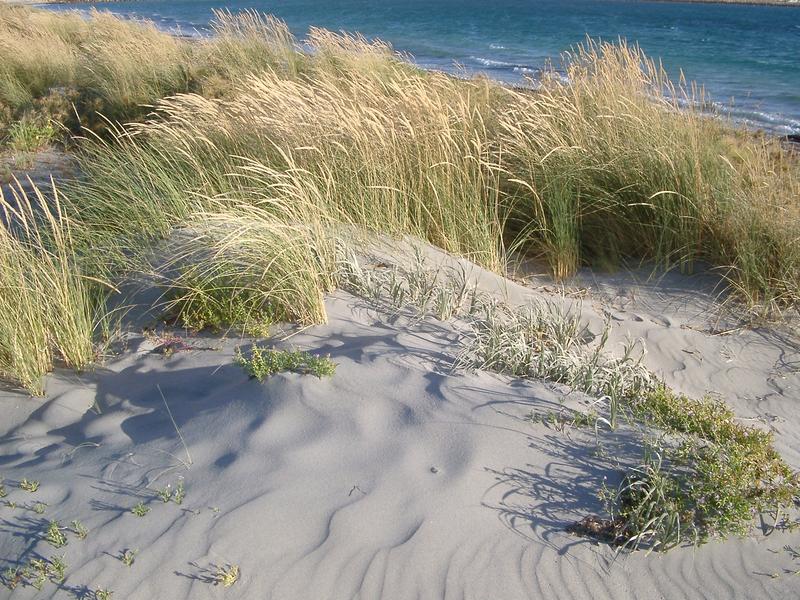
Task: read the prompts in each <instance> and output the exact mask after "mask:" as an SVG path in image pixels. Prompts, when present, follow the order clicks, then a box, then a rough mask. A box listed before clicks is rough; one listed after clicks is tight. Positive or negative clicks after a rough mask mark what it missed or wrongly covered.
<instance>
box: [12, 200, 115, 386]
mask: <svg viewBox="0 0 800 600" xmlns="http://www.w3.org/2000/svg"><path fill="white" fill-rule="evenodd" d="M12 196H13V197H11V198H7V197H5V196H4V195H3V193H2V190H0V374H2V375H3V376H4V377H6V378H9V379H11V380H13V381H14V382H16V383H18V384H19V385H21V386H22V387H24V388H26V389H27V390H28V391H30V392H31V393H33V394H41V393H42V392H43V387H42V386H43V383H42V376H43V375H44V374H45V373H47V372H49V371H50V370H51V369H52V367H53V365H54V363H55V362H56V361H59V362H60V363H62V364H63V365H64V366H67V367H72V368H77V369H81V368H84V367H86V366H87V365H89V364H90V363H91V362H92V361H93V360H94V356H95V350H94V334H95V332H96V329H97V328H98V326H99V325H100V324H101V322H102V320H103V319H104V314H103V310H102V308H101V306H102V295H103V289H104V287H105V286H104V284H102V283H101V282H99V281H96V280H92V279H89V278H87V277H85V276H83V275H82V274H81V272H80V269H79V267H78V262H79V261H78V257H77V256H76V254H75V248H74V244H73V239H72V234H73V231H72V223H71V221H70V219H69V218H68V217H67V216H66V215H65V214H64V212H63V211H62V206H61V203H60V202H59V198H58V194H57V192H55V191H54V197H53V199H49V198H47V197H45V195H44V194H43V193H42V192H41V191H40V190H39V189H37V188H34V189H33V192H32V193H30V194H29V193H26V192H25V191H23V188H22V187H21V186H18V187H16V188H12Z"/></svg>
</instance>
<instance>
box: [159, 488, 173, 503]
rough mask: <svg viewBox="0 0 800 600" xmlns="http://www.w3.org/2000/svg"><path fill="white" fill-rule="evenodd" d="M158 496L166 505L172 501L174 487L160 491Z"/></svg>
mask: <svg viewBox="0 0 800 600" xmlns="http://www.w3.org/2000/svg"><path fill="white" fill-rule="evenodd" d="M156 495H158V497H159V498H160V499H161V501H162V502H163V503H164V504H166V503H167V502H169V501H170V500H172V486H171V485H167V487H165V488H163V489H160V490H158V491H157V492H156Z"/></svg>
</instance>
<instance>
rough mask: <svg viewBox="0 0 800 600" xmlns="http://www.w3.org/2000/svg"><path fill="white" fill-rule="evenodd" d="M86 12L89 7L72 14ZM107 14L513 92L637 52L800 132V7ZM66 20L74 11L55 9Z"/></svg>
mask: <svg viewBox="0 0 800 600" xmlns="http://www.w3.org/2000/svg"><path fill="white" fill-rule="evenodd" d="M72 6H73V7H77V8H79V9H86V8H88V7H90V6H92V5H91V4H79V5H77V6H76V5H72ZM97 7H98V8H100V9H105V10H111V11H113V12H115V13H118V14H122V15H126V16H131V17H138V18H146V19H150V20H153V21H154V22H155V23H156V24H157V25H158V26H160V27H162V28H164V29H167V30H170V31H174V32H180V33H182V34H184V35H207V34H208V22H209V21H210V20H211V18H212V9H213V8H227V9H230V10H231V11H234V12H236V11H238V10H244V9H256V10H258V11H262V12H267V13H272V14H274V15H276V16H278V17H280V18H281V19H283V20H284V21H286V22H287V24H288V25H289V27H290V28H291V29H292V31H293V32H294V33H295V34H296V35H298V36H299V37H302V35H303V34H304V33H305V32H306V31H307V29H308V27H309V26H312V25H316V26H320V27H325V28H328V29H331V30H334V31H339V30H346V31H350V32H360V33H362V34H364V35H366V36H367V37H369V38H380V39H382V40H384V41H387V42H390V43H391V44H392V45H393V46H394V48H395V49H396V50H398V51H402V52H404V53H408V54H409V55H410V56H411V57H412V59H413V60H414V62H416V63H417V64H418V65H420V66H422V67H425V68H431V69H442V70H446V71H449V72H455V73H464V74H474V73H484V74H486V75H488V76H490V77H492V78H495V79H498V80H501V81H504V82H508V83H511V84H522V83H524V82H525V80H526V78H527V77H532V78H535V77H536V74H537V73H539V72H540V70H541V68H542V67H543V66H544V65H546V64H547V61H548V59H550V60H551V61H552V62H553V63H554V64H556V65H557V64H558V63H559V57H560V55H561V53H563V52H564V51H568V50H569V49H570V48H571V47H573V46H574V45H575V44H578V43H580V42H582V41H584V40H585V39H586V36H590V37H592V38H601V39H603V40H607V41H615V40H617V39H619V38H624V39H625V40H627V41H628V42H629V43H637V44H639V45H640V47H641V48H642V49H643V50H644V51H645V52H646V53H647V54H648V55H649V56H650V57H652V58H654V59H657V60H660V61H662V63H663V65H664V66H665V68H666V69H667V71H668V72H669V73H670V74H671V75H672V76H673V77H677V76H678V75H679V74H680V72H681V71H682V72H683V73H684V74H685V76H686V77H687V78H688V79H690V80H694V81H696V82H698V83H700V84H702V85H703V86H704V88H705V90H706V92H707V94H708V95H709V96H710V98H711V100H712V101H713V102H714V105H715V106H716V107H717V109H718V110H720V111H722V112H726V113H728V114H730V115H731V116H732V117H733V118H734V119H736V120H738V121H740V122H743V123H745V124H747V125H749V126H751V127H755V128H761V129H766V130H768V131H770V132H772V133H776V134H781V135H786V134H800V6H798V7H786V6H767V5H735V4H734V5H732V4H705V3H681V2H642V1H633V0H628V1H625V0H253V1H250V2H244V1H239V0H229V1H228V2H226V3H224V4H223V3H222V0H200V1H189V0H171V1H166V0H137V1H135V2H114V3H110V4H99V5H97ZM50 8H53V9H55V10H66V9H68V8H67V7H65V6H55V7H54V6H52V5H51V6H50Z"/></svg>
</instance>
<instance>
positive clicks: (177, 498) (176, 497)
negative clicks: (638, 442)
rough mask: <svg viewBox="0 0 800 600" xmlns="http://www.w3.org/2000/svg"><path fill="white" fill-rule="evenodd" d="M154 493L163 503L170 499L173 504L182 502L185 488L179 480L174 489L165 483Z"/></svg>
mask: <svg viewBox="0 0 800 600" xmlns="http://www.w3.org/2000/svg"><path fill="white" fill-rule="evenodd" d="M156 494H157V495H158V497H159V498H160V499H161V501H162V502H164V503H165V504H166V503H167V502H169V501H170V500H172V501H173V502H175V504H183V499H184V498H185V497H186V489H185V488H184V486H183V481H180V482H178V485H177V486H175V489H172V485H167V486H166V487H165V488H163V489H160V490H158V491H157V492H156Z"/></svg>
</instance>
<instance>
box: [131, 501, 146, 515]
mask: <svg viewBox="0 0 800 600" xmlns="http://www.w3.org/2000/svg"><path fill="white" fill-rule="evenodd" d="M131 512H132V513H133V514H135V515H136V516H137V517H144V516H145V515H146V514H147V513H149V512H150V507H149V506H147V505H145V503H144V502H141V501H140V502H139V503H138V504H137V505H136V506H134V507H133V508H132V509H131Z"/></svg>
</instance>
